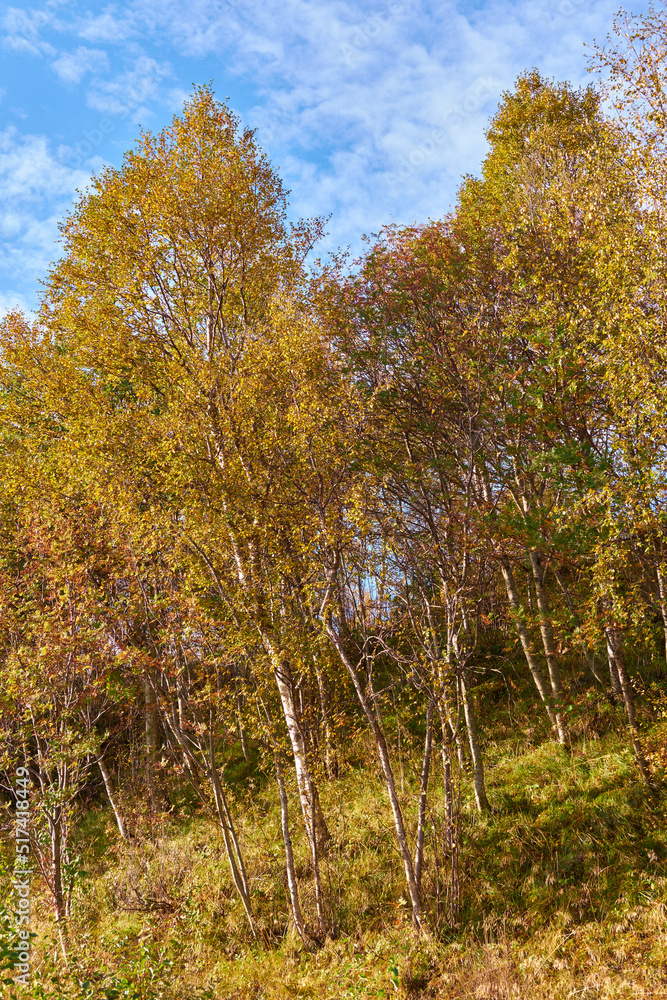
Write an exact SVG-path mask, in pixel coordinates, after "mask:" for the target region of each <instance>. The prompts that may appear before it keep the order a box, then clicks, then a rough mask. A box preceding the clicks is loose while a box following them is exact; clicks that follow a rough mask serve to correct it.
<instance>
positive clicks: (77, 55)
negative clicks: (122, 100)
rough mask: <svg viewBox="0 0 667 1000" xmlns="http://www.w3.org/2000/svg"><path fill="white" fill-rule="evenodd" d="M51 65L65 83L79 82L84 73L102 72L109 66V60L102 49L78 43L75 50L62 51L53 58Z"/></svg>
mask: <svg viewBox="0 0 667 1000" xmlns="http://www.w3.org/2000/svg"><path fill="white" fill-rule="evenodd" d="M51 67H52V68H53V70H54V71H55V72H56V74H57V75H58V76H59V77H60V79H61V80H64V81H65V83H81V81H82V80H83V78H84V76H85V75H86V73H95V74H96V75H97V74H99V73H103V72H104V71H105V70H107V69H108V68H109V62H108V59H107V56H106V53H105V52H104V51H103V50H102V49H87V48H86V47H85V46H83V45H80V46H79V47H78V48H77V49H76V51H75V52H64V53H63V54H62V55H60V56H58V58H57V59H54V61H53V62H52V63H51Z"/></svg>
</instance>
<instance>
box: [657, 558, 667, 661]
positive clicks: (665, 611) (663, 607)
mask: <svg viewBox="0 0 667 1000" xmlns="http://www.w3.org/2000/svg"><path fill="white" fill-rule="evenodd" d="M655 572H656V575H657V577H658V595H659V597H660V613H661V615H662V627H663V638H664V640H665V660H666V661H667V585H666V584H665V575H664V573H663V572H662V566H661V565H660V560H659V559H657V558H656V562H655Z"/></svg>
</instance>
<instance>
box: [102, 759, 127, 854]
mask: <svg viewBox="0 0 667 1000" xmlns="http://www.w3.org/2000/svg"><path fill="white" fill-rule="evenodd" d="M97 765H98V767H99V769H100V774H101V775H102V780H103V782H104V787H105V789H106V793H107V798H108V800H109V805H110V806H111V810H112V812H113V814H114V817H115V819H116V825H117V827H118V832H119V834H120V835H121V837H122V838H123V840H127V828H126V826H125V820H124V819H123V814H122V812H121V810H120V806H119V804H118V800H117V798H116V789H115V788H114V782H113V778H112V777H111V773H110V771H109V768H108V767H107V765H106V762H105V760H104V757H103V756H102V754H100V755H99V756H98V758H97Z"/></svg>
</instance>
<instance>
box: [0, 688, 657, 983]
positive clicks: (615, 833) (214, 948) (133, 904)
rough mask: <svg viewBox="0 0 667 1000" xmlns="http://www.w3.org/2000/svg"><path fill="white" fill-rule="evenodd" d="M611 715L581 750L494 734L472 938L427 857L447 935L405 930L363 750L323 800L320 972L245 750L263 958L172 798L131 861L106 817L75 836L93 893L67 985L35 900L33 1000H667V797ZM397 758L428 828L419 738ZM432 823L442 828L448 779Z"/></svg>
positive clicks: (208, 840)
mask: <svg viewBox="0 0 667 1000" xmlns="http://www.w3.org/2000/svg"><path fill="white" fill-rule="evenodd" d="M615 714H616V713H615V712H614V710H612V709H609V710H608V709H607V708H606V706H602V707H601V706H600V705H597V704H591V705H590V706H589V707H588V708H587V707H586V706H585V705H583V707H581V708H580V710H579V722H578V727H579V728H578V732H577V733H576V734H575V739H574V741H573V745H572V747H571V748H568V749H563V748H562V747H559V746H558V745H557V744H555V743H554V742H553V741H551V740H549V739H546V738H545V737H546V735H547V734H546V732H545V731H544V729H542V731H541V732H537V731H536V730H537V729H538V728H539V727H541V725H542V724H541V722H539V723H538V726H537V727H536V725H535V724H534V722H533V723H532V724H530V721H531V720H530V719H529V717H528V716H526V717H525V718H521V717H520V716H519V713H518V712H517V718H516V720H515V725H514V727H513V728H511V729H510V730H509V731H508V732H506V731H505V730H503V728H502V727H501V726H500V725H495V726H493V727H491V726H490V725H489V724H487V729H489V728H490V729H491V731H492V733H493V737H494V738H493V739H492V740H491V739H489V740H488V742H487V746H486V749H485V752H486V761H487V783H488V792H489V798H490V801H491V803H492V809H493V811H492V813H491V814H490V815H487V816H484V817H479V816H478V815H477V814H476V813H475V812H474V810H473V808H472V792H471V787H470V781H469V778H468V777H467V776H464V777H463V779H462V782H461V803H462V806H461V818H460V828H461V856H460V857H461V861H460V864H461V894H462V911H461V919H460V925H459V926H453V924H452V921H451V919H449V918H448V917H447V914H446V913H445V912H444V911H443V910H442V908H441V912H440V914H438V912H437V907H436V901H435V887H436V878H435V870H434V865H433V854H432V848H433V843H432V837H430V839H429V840H428V841H427V867H426V870H425V873H424V889H425V891H426V895H427V899H426V905H427V909H428V910H429V914H430V918H431V925H432V927H433V935H432V937H431V938H430V939H426V940H424V939H417V938H416V937H415V936H414V934H413V933H412V930H411V927H410V921H409V911H408V908H407V906H406V904H405V900H404V896H405V888H404V880H403V871H402V864H401V860H400V857H399V855H398V852H397V850H396V847H395V844H394V838H393V832H392V827H391V815H390V811H389V808H388V805H387V801H386V795H385V793H384V791H383V786H382V782H381V780H380V777H379V772H378V769H377V767H376V765H375V763H374V755H373V752H372V747H371V746H370V743H369V742H368V741H366V753H365V754H364V753H361V754H359V746H357V747H356V749H355V760H357V761H358V760H359V759H363V758H364V756H365V757H366V760H367V765H366V767H365V768H362V767H361V766H360V765H359V764H358V763H355V766H352V765H348V766H347V767H345V768H343V769H342V774H341V777H339V778H338V779H337V780H336V781H335V782H331V783H324V784H323V785H322V789H321V793H322V803H323V808H324V810H325V814H326V816H327V820H328V823H329V826H330V829H331V832H332V835H333V845H332V848H331V851H330V853H329V855H328V857H327V858H326V860H325V861H324V862H323V865H322V873H323V880H324V884H325V888H326V892H327V896H328V900H329V903H328V905H329V914H330V917H331V920H332V924H333V926H334V936H333V939H329V940H327V942H326V944H325V946H324V947H323V948H322V949H320V950H319V951H317V952H316V953H315V954H311V953H309V952H307V951H306V950H305V949H304V948H303V946H302V945H301V942H300V940H299V939H298V938H297V937H296V936H295V934H294V932H293V930H292V929H291V928H290V920H289V913H288V904H287V895H286V879H285V873H284V860H283V853H282V846H281V840H280V813H279V806H278V801H277V795H276V792H275V788H274V784H273V783H272V781H271V780H269V777H268V776H267V775H265V774H263V773H261V771H260V770H259V769H258V766H257V761H256V760H253V761H250V762H246V761H244V760H243V759H242V757H241V756H240V754H238V753H237V752H236V749H234V750H233V751H232V753H231V757H230V763H229V765H228V766H227V769H226V778H227V780H228V781H229V780H232V779H233V786H232V791H231V793H230V804H231V805H232V807H233V811H234V814H235V816H236V817H237V819H238V826H239V834H240V838H241V841H242V844H243V847H244V851H245V854H246V864H247V868H248V872H249V875H250V877H251V883H252V894H253V901H254V905H255V907H256V910H257V914H258V916H259V919H260V920H261V922H262V924H263V926H264V927H265V929H266V934H267V940H266V942H265V943H263V944H258V943H256V942H254V941H253V940H252V939H251V937H250V935H249V933H248V929H247V925H246V922H245V918H244V914H243V910H242V908H241V906H240V904H239V902H238V901H237V898H236V895H235V893H234V891H233V888H232V884H231V881H230V878H229V875H228V870H227V862H226V859H225V855H224V849H223V842H222V837H221V834H220V832H219V828H218V826H217V824H216V823H215V822H214V821H213V820H212V819H211V818H209V817H208V816H206V815H204V814H203V813H202V811H201V810H200V809H197V808H195V807H194V803H193V801H192V799H191V798H189V797H188V796H187V795H183V794H180V793H179V794H175V795H172V811H171V813H168V814H165V815H163V816H162V817H160V818H158V820H156V821H154V822H152V823H151V824H149V825H144V826H142V827H140V830H141V835H140V836H137V837H136V839H134V840H133V841H132V842H131V843H129V844H123V843H120V842H119V840H118V837H117V835H116V833H115V828H114V826H113V823H112V817H111V815H110V812H109V810H108V809H106V808H101V807H95V808H92V809H89V810H88V811H87V812H86V813H85V814H84V815H83V816H81V817H80V819H79V821H78V822H77V836H78V838H79V839H80V841H81V843H82V851H83V861H82V864H83V867H84V868H85V870H86V871H87V872H88V874H87V876H85V877H84V878H83V879H82V881H81V882H80V883H79V884H78V886H77V888H76V890H75V895H74V900H73V916H72V921H71V927H70V959H71V969H70V971H69V972H67V971H66V970H64V969H63V966H62V961H61V960H60V958H59V946H58V942H57V939H56V935H55V931H54V927H53V923H52V920H51V917H50V911H49V901H48V899H47V897H46V896H45V894H44V892H43V890H40V889H39V888H38V887H37V886H35V894H34V896H33V900H34V906H35V918H36V922H35V929H36V930H37V932H38V939H37V944H36V952H35V956H36V964H35V965H34V966H33V967H34V968H36V969H38V977H37V978H36V979H35V980H34V981H33V985H32V987H31V992H30V993H29V995H30V997H31V998H32V997H33V996H34V997H35V1000H40V998H41V997H44V998H46V997H48V998H52V1000H56V997H62V998H64V1000H67V998H72V1000H74V998H76V1000H93V998H94V1000H120V998H121V997H124V998H126V1000H196V998H199V997H201V998H215V1000H223V998H224V1000H232V998H234V1000H249V998H257V1000H279V998H285V1000H286V998H288V997H304V998H305V997H318V998H322V1000H326V998H330V1000H340V998H352V997H358V998H361V997H378V998H380V997H394V996H404V997H408V996H414V997H417V996H424V997H451V998H455V997H456V998H463V997H480V998H495V1000H505V998H507V1000H509V998H513V997H517V998H521V1000H523V998H525V1000H539V998H544V1000H547V998H549V1000H560V998H561V997H562V998H563V1000H564V998H566V997H575V996H576V997H582V998H589V997H600V998H612V997H628V998H630V997H632V998H634V997H649V996H651V997H660V996H664V997H666V998H667V919H666V912H667V906H666V904H667V835H666V831H667V794H666V792H665V787H664V785H662V784H660V785H659V787H658V789H657V791H656V793H655V794H654V795H653V796H652V795H650V794H648V793H647V790H646V788H645V787H644V785H643V784H642V782H641V780H640V778H639V775H638V772H637V769H636V767H635V764H634V761H633V758H632V754H631V752H630V750H629V745H628V741H627V738H626V736H625V734H624V732H623V730H622V729H621V728H617V730H616V731H615V732H613V731H611V730H610V729H609V725H610V724H611V722H612V721H613V722H614V724H615V725H616V726H617V727H618V720H617V719H616V718H615V717H614V716H615ZM644 726H645V731H644V734H643V738H644V740H645V743H646V746H647V747H648V748H649V751H650V752H651V754H652V755H653V759H654V764H655V767H656V774H657V777H658V778H659V779H661V778H662V777H663V776H664V774H663V771H662V770H661V768H662V766H663V765H662V763H661V762H662V761H663V760H664V757H665V747H667V726H666V724H665V722H664V720H661V719H660V718H659V715H658V716H657V717H656V716H655V714H654V721H653V722H652V723H651V722H650V721H648V720H647V719H645V720H644ZM403 755H404V756H403V760H402V764H403V791H402V803H403V807H404V809H405V812H406V815H407V816H408V818H409V820H410V823H411V825H412V827H413V828H414V821H415V809H416V794H415V791H416V786H415V782H416V775H417V773H418V770H419V760H418V755H419V741H418V739H417V737H416V736H415V738H414V740H409V739H406V740H405V742H404V750H403ZM436 763H437V758H436V759H435V760H434V766H435V764H436ZM398 770H399V769H398V768H397V772H398ZM290 796H291V821H292V827H293V831H294V842H295V850H296V863H297V871H298V874H299V877H300V889H301V893H302V903H303V906H304V908H305V910H306V911H307V912H309V913H311V914H312V913H313V911H314V899H313V885H312V873H311V868H310V863H309V858H308V856H307V853H306V849H305V843H304V839H303V836H302V833H301V830H300V824H299V821H298V819H299V818H298V798H297V795H296V791H295V788H293V787H292V788H291V789H290ZM431 809H432V811H433V816H434V818H435V821H436V825H439V824H441V823H442V820H443V792H442V786H441V781H440V777H439V774H438V772H437V767H436V770H435V771H434V780H433V783H432V786H431ZM440 875H441V887H440V888H441V895H442V894H444V892H445V889H446V885H445V877H444V874H443V872H442V871H441V872H440ZM39 977H42V978H41V979H40V978H39ZM53 977H56V980H57V982H55V983H53V982H51V981H50V979H51V978H53ZM40 984H41V985H40ZM86 984H88V985H86ZM40 990H41V992H40ZM5 995H6V996H10V995H11V992H10V990H9V988H7V989H6V991H5ZM24 996H25V994H24Z"/></svg>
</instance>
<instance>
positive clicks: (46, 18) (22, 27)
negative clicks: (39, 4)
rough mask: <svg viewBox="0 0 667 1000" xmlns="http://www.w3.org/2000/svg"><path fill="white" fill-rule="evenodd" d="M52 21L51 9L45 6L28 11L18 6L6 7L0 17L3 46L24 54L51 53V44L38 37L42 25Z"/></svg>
mask: <svg viewBox="0 0 667 1000" xmlns="http://www.w3.org/2000/svg"><path fill="white" fill-rule="evenodd" d="M53 21H54V14H53V11H51V10H49V9H47V8H41V9H39V10H30V11H28V10H24V9H22V8H20V7H8V8H7V10H6V11H5V13H4V15H3V16H2V18H1V19H0V25H1V26H2V28H3V30H4V32H5V34H3V36H2V44H3V47H4V48H7V49H10V50H11V51H13V52H18V53H22V54H24V55H33V56H41V55H43V54H46V55H53V54H54V53H55V49H54V48H53V46H52V45H50V44H49V43H48V42H43V41H41V40H40V38H39V35H40V32H41V31H42V29H43V28H44V26H45V25H47V24H51V23H53Z"/></svg>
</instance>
